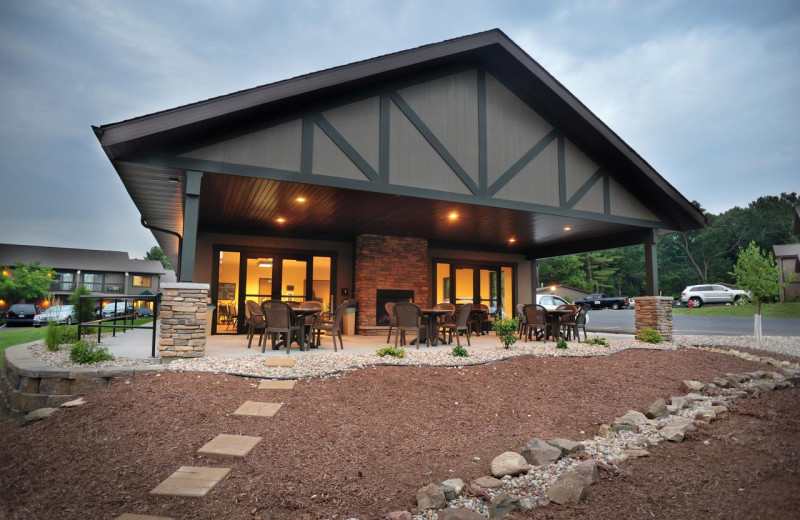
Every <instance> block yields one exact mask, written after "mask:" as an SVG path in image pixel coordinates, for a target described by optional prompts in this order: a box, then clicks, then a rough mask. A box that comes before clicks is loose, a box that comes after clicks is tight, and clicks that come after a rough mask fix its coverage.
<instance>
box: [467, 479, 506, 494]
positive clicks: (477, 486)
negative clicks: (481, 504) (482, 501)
mask: <svg viewBox="0 0 800 520" xmlns="http://www.w3.org/2000/svg"><path fill="white" fill-rule="evenodd" d="M470 487H471V488H472V489H473V490H475V491H477V492H480V491H483V490H486V489H497V488H501V487H503V481H502V480H499V479H496V478H494V477H490V476H488V475H487V476H485V477H478V478H476V479H475V480H473V481H472V483H471V484H470Z"/></svg>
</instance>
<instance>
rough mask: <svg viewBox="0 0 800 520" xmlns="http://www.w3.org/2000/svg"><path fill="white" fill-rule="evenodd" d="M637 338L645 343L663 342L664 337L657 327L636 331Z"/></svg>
mask: <svg viewBox="0 0 800 520" xmlns="http://www.w3.org/2000/svg"><path fill="white" fill-rule="evenodd" d="M636 339H638V340H639V341H644V342H645V343H661V342H662V341H664V337H663V336H662V335H661V333H660V332H658V331H657V330H655V329H642V330H640V331H639V332H637V333H636Z"/></svg>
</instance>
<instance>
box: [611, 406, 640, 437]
mask: <svg viewBox="0 0 800 520" xmlns="http://www.w3.org/2000/svg"><path fill="white" fill-rule="evenodd" d="M646 422H647V417H645V415H644V414H643V413H641V412H637V411H636V410H628V412H627V413H626V414H625V415H622V416H620V417H617V418H616V419H614V422H613V423H611V428H612V429H613V430H614V431H615V432H622V431H629V432H635V431H638V430H639V425H640V424H645V423H646Z"/></svg>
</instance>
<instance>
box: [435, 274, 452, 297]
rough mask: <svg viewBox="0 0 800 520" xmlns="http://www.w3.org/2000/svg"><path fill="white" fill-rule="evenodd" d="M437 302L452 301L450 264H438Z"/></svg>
mask: <svg viewBox="0 0 800 520" xmlns="http://www.w3.org/2000/svg"><path fill="white" fill-rule="evenodd" d="M435 298H436V300H438V302H437V303H450V264H436V294H435Z"/></svg>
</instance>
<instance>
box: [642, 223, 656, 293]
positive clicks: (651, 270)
mask: <svg viewBox="0 0 800 520" xmlns="http://www.w3.org/2000/svg"><path fill="white" fill-rule="evenodd" d="M657 245H658V230H657V229H654V230H653V234H652V236H648V237H647V238H646V239H645V242H644V268H645V280H646V281H647V295H648V296H658V254H657V252H656V246H657Z"/></svg>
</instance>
